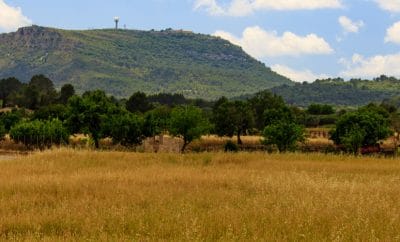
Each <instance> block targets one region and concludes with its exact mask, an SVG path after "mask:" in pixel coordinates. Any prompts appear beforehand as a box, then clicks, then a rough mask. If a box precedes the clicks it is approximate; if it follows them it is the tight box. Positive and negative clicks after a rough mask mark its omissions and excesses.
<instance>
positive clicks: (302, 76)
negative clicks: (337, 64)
mask: <svg viewBox="0 0 400 242" xmlns="http://www.w3.org/2000/svg"><path fill="white" fill-rule="evenodd" d="M271 69H272V70H273V71H275V72H277V73H279V74H281V75H283V76H286V77H288V78H289V79H291V80H292V81H295V82H313V81H315V80H317V79H326V78H328V75H325V74H315V73H313V72H312V71H310V70H301V71H298V70H294V69H292V68H290V67H288V66H284V65H273V66H271Z"/></svg>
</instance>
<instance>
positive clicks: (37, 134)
mask: <svg viewBox="0 0 400 242" xmlns="http://www.w3.org/2000/svg"><path fill="white" fill-rule="evenodd" d="M10 137H11V139H13V140H14V141H15V142H16V143H22V144H24V145H25V146H26V147H27V148H28V149H33V148H39V149H44V148H46V147H47V148H50V147H51V146H52V145H53V144H56V145H60V144H63V143H68V139H69V133H68V131H67V129H66V128H65V127H64V126H63V124H62V122H61V121H60V120H58V119H53V120H51V121H38V120H35V121H24V122H21V123H18V124H17V125H15V126H14V127H12V128H11V130H10Z"/></svg>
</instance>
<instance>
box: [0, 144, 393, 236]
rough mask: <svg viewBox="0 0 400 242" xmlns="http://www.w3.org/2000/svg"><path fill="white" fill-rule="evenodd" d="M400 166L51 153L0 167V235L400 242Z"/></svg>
mask: <svg viewBox="0 0 400 242" xmlns="http://www.w3.org/2000/svg"><path fill="white" fill-rule="evenodd" d="M399 194H400V162H399V160H392V159H376V158H354V157H350V156H330V155H329V156H326V155H322V154H284V155H278V154H273V155H266V154H263V153H239V154H223V153H203V154H188V155H178V154H141V153H124V152H95V151H73V150H67V149H61V150H53V151H47V152H44V153H38V154H34V155H30V156H20V157H19V158H17V159H15V160H10V161H1V162H0V240H28V241H31V240H45V241H61V240H65V241H71V240H92V241H99V240H102V241H104V240H114V241H154V240H157V241H159V240H162V241H182V240H185V241H204V240H206V241H214V240H219V241H227V240H228V241H230V240H239V241H243V240H244V241H249V240H256V241H265V240H269V241H350V240H358V241H377V240H382V241H399V240H400V196H399Z"/></svg>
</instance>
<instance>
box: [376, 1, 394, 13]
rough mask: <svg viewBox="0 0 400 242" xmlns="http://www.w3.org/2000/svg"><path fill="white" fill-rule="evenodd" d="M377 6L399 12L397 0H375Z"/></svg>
mask: <svg viewBox="0 0 400 242" xmlns="http://www.w3.org/2000/svg"><path fill="white" fill-rule="evenodd" d="M375 1H376V2H377V3H378V4H379V7H380V8H382V9H383V10H386V11H389V12H400V1H399V0H375Z"/></svg>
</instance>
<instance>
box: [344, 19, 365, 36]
mask: <svg viewBox="0 0 400 242" xmlns="http://www.w3.org/2000/svg"><path fill="white" fill-rule="evenodd" d="M338 22H339V24H340V25H341V26H342V28H343V31H344V32H345V33H358V31H359V30H360V28H362V27H364V22H363V21H361V20H360V21H357V22H354V21H352V20H351V19H349V18H348V17H346V16H340V17H339V19H338Z"/></svg>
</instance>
